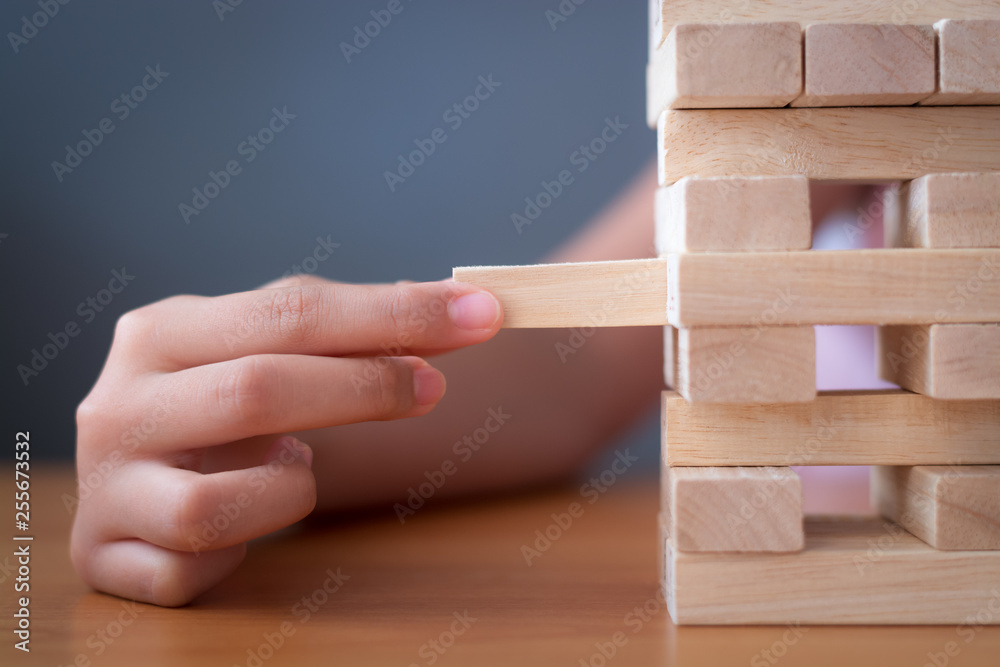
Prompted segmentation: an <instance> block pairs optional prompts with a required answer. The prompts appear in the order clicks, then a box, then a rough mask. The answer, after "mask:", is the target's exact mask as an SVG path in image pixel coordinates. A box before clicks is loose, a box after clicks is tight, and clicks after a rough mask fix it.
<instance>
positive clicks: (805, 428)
mask: <svg viewBox="0 0 1000 667" xmlns="http://www.w3.org/2000/svg"><path fill="white" fill-rule="evenodd" d="M660 413H661V419H662V423H661V427H662V431H661V437H662V440H661V443H662V444H661V446H662V450H663V460H664V463H666V464H667V465H669V466H793V465H948V464H997V463H1000V401H937V400H934V399H932V398H928V397H926V396H921V395H919V394H913V393H910V392H907V391H901V390H883V391H821V392H819V394H818V395H817V397H816V399H815V400H814V401H810V402H808V403H774V404H770V405H726V404H710V403H689V402H688V401H686V400H684V398H683V397H681V396H680V395H679V394H677V393H676V392H673V391H664V392H663V394H662V397H661V411H660Z"/></svg>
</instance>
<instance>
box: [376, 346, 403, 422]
mask: <svg viewBox="0 0 1000 667" xmlns="http://www.w3.org/2000/svg"><path fill="white" fill-rule="evenodd" d="M367 363H370V364H373V365H374V367H375V372H374V374H373V381H372V382H371V384H370V387H371V393H370V395H369V400H370V401H371V404H372V407H373V410H374V412H375V413H376V414H377V415H380V416H384V417H391V416H393V415H396V414H399V413H401V412H403V411H405V410H406V409H408V408H409V407H410V404H411V403H412V395H413V380H412V379H411V376H410V371H409V368H408V367H407V366H405V365H404V364H402V363H400V362H398V361H396V360H394V359H391V358H389V357H379V358H377V359H372V360H370V361H368V362H367Z"/></svg>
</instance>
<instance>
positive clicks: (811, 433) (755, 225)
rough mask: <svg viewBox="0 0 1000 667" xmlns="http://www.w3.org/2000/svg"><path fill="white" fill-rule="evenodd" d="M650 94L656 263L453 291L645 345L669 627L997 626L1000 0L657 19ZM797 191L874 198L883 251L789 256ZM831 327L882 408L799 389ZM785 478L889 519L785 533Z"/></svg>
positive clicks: (791, 504)
mask: <svg viewBox="0 0 1000 667" xmlns="http://www.w3.org/2000/svg"><path fill="white" fill-rule="evenodd" d="M647 80H648V87H649V91H648V119H649V122H650V124H651V125H655V126H656V128H657V131H658V135H657V137H658V138H657V141H658V144H659V159H658V166H659V181H660V186H661V187H660V190H659V192H658V193H657V195H656V196H657V201H656V244H657V252H658V253H659V258H657V259H646V260H631V261H625V262H594V263H581V264H564V265H548V266H531V267H476V268H468V269H456V270H455V277H456V279H459V280H463V281H466V282H471V283H475V284H479V285H482V286H484V287H487V288H490V289H492V290H493V291H494V292H495V293H496V294H497V296H498V297H500V299H501V301H502V302H503V303H504V309H505V326H515V327H517V326H526V327H531V326H549V327H552V326H566V327H574V326H628V325H665V326H664V332H665V334H664V350H665V362H666V363H665V369H664V370H665V378H666V383H667V385H668V386H670V387H672V388H673V389H674V390H672V391H664V392H663V400H662V421H663V432H662V436H663V440H662V445H663V452H662V466H663V468H662V472H663V474H662V486H661V491H662V495H661V505H662V506H661V522H660V529H661V530H660V546H661V556H662V557H661V560H662V563H663V570H662V577H663V579H662V583H663V590H664V596H665V597H666V599H667V603H668V608H669V610H670V615H671V617H672V618H673V620H674V622H675V623H678V624H760V623H764V624H772V623H773V624H784V623H803V624H944V623H955V624H960V623H966V622H970V619H973V621H974V622H976V623H980V624H988V623H992V624H998V623H1000V611H998V610H1000V465H997V464H1000V326H998V324H997V323H998V321H1000V106H996V105H1000V0H987V1H985V2H958V1H956V0H926V1H925V2H914V3H890V2H884V3H883V2H872V1H871V0H825V1H823V2H820V1H812V0H805V1H803V0H771V1H768V2H765V1H754V0H750V1H748V2H742V3H731V2H725V1H722V0H651V2H650V62H649V66H648V69H647ZM810 180H827V181H854V182H872V183H875V182H877V183H892V184H894V185H893V186H892V187H890V188H888V190H887V193H888V196H887V201H886V203H885V204H884V205H883V204H881V203H877V204H876V205H875V206H876V207H884V208H885V211H884V218H885V245H886V247H885V248H883V249H869V250H844V251H825V252H820V251H813V250H810V248H811V246H812V238H811V237H812V232H811V230H812V221H811V219H810V206H809V181H810ZM882 213H883V212H882V211H875V212H871V215H881V214H882ZM609 303H611V304H616V305H614V307H609V306H608V304H609ZM827 324H873V325H878V344H879V345H878V356H879V370H880V373H881V375H882V377H883V378H885V379H887V380H889V381H891V382H893V383H896V384H898V385H899V386H900V387H901V389H899V390H882V391H839V392H819V393H817V391H816V371H815V369H816V351H815V334H814V326H816V325H827ZM793 465H872V466H876V467H875V468H873V474H872V498H873V501H874V504H875V505H876V507H877V508H878V510H879V512H880V513H881V514H882V517H883V518H881V519H874V518H866V517H853V518H852V517H803V512H802V489H801V482H800V480H799V478H798V476H797V475H796V473H795V472H794V471H793V470H792V469H791V468H790V467H789V466H793Z"/></svg>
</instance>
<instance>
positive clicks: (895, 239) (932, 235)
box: [885, 172, 1000, 248]
mask: <svg viewBox="0 0 1000 667" xmlns="http://www.w3.org/2000/svg"><path fill="white" fill-rule="evenodd" d="M899 201H900V203H901V215H900V216H899V218H897V219H893V218H888V217H887V218H886V226H885V241H886V245H887V246H891V247H902V248H997V247H1000V172H984V173H964V174H929V175H927V176H923V177H921V178H918V179H916V180H913V181H910V182H908V183H904V184H903V186H902V187H901V188H900V192H899Z"/></svg>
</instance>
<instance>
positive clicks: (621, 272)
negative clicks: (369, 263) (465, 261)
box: [452, 259, 667, 328]
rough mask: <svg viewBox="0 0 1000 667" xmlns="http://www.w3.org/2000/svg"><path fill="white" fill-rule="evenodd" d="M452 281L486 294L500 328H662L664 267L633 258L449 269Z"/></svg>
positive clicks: (661, 262) (655, 261)
mask: <svg viewBox="0 0 1000 667" xmlns="http://www.w3.org/2000/svg"><path fill="white" fill-rule="evenodd" d="M452 277H453V278H454V279H455V280H456V281H458V282H464V283H471V284H473V285H478V286H480V287H485V288H487V289H489V290H490V291H492V292H493V293H494V294H495V295H496V296H497V297H498V298H499V299H500V303H501V304H503V308H504V320H503V326H504V327H506V328H520V327H540V328H545V327H584V326H588V327H609V326H633V325H640V324H648V325H652V324H660V325H663V324H666V323H667V317H666V291H667V273H666V263H665V260H662V259H635V260H624V261H614V262H580V263H575V264H536V265H530V266H469V267H459V268H456V269H454V271H453V272H452Z"/></svg>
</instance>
